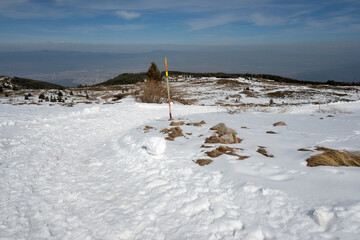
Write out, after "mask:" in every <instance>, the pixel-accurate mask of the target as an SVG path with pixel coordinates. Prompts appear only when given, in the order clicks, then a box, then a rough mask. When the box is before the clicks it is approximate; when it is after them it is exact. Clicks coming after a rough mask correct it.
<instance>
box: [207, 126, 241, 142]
mask: <svg viewBox="0 0 360 240" xmlns="http://www.w3.org/2000/svg"><path fill="white" fill-rule="evenodd" d="M210 130H216V134H217V135H213V136H211V137H210V138H206V139H205V143H224V144H234V143H240V142H241V141H242V139H240V138H237V137H236V131H235V130H234V129H232V128H229V127H226V125H225V123H219V124H217V125H215V126H213V127H211V128H210Z"/></svg>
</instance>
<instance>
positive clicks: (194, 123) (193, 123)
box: [186, 120, 206, 127]
mask: <svg viewBox="0 0 360 240" xmlns="http://www.w3.org/2000/svg"><path fill="white" fill-rule="evenodd" d="M203 124H206V122H205V121H204V120H201V122H191V123H187V124H186V125H189V126H195V127H201V126H202V125H203Z"/></svg>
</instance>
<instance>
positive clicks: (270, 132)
mask: <svg viewBox="0 0 360 240" xmlns="http://www.w3.org/2000/svg"><path fill="white" fill-rule="evenodd" d="M266 133H267V134H277V133H276V132H274V131H266Z"/></svg>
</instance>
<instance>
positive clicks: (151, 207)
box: [0, 97, 360, 239]
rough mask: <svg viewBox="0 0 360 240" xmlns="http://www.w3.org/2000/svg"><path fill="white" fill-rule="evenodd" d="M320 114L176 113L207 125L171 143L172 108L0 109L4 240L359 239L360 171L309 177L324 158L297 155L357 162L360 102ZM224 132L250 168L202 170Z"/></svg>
mask: <svg viewBox="0 0 360 240" xmlns="http://www.w3.org/2000/svg"><path fill="white" fill-rule="evenodd" d="M321 108H322V111H321V113H319V112H318V109H319V106H318V105H303V106H290V107H288V108H287V109H286V111H284V112H285V113H279V112H281V111H280V110H279V109H276V108H274V109H272V110H271V111H270V112H269V113H267V112H253V111H248V112H237V113H235V114H229V112H228V110H227V109H226V108H225V107H218V106H197V105H189V106H185V105H181V104H174V105H173V106H172V110H173V116H174V118H175V121H176V122H178V121H180V120H181V121H184V122H185V123H191V122H198V121H201V120H204V121H205V122H206V124H204V125H202V126H191V125H183V126H180V127H181V128H182V130H183V132H184V135H185V136H183V137H177V138H175V141H166V140H165V137H166V135H164V134H163V133H160V130H161V129H163V128H169V127H170V126H169V124H170V121H168V108H167V105H166V104H142V103H136V102H135V101H134V100H133V99H132V98H131V97H128V98H125V99H122V100H120V102H119V103H117V104H113V105H109V104H107V105H101V104H92V105H89V104H77V105H75V106H74V107H72V108H67V107H62V106H60V105H54V106H47V105H40V106H38V105H20V106H13V105H9V104H0V152H1V154H0V176H1V177H0V239H358V238H359V236H360V188H359V182H360V174H359V173H360V169H359V168H355V167H338V168H335V167H314V168H309V167H307V166H306V161H305V160H306V158H307V157H308V156H310V155H311V154H314V153H316V152H302V151H297V149H299V148H308V149H314V147H315V146H323V147H329V148H334V149H347V150H351V151H359V150H360V144H359V143H360V122H359V117H360V102H359V101H356V102H350V103H334V104H325V105H323V106H321ZM330 115H331V116H333V117H331V116H330ZM278 121H284V122H286V124H287V126H279V127H274V126H273V125H272V124H273V123H275V122H278ZM219 122H224V123H225V124H226V125H227V126H229V127H231V128H233V129H235V130H236V132H237V133H238V137H240V138H242V139H243V141H242V142H241V143H239V144H233V145H230V146H231V147H234V148H239V149H238V150H237V151H236V153H238V154H240V155H247V156H250V157H249V158H247V159H245V160H241V161H240V160H237V158H236V157H235V156H229V155H222V156H220V157H217V158H214V159H213V160H214V161H213V163H211V164H209V165H206V166H199V165H197V164H196V163H194V162H193V161H195V160H197V159H200V158H209V157H207V156H206V155H205V151H209V150H211V148H201V145H203V144H204V140H205V138H206V137H209V136H210V135H211V134H212V133H213V131H211V130H210V127H212V126H214V125H215V124H217V123H219ZM145 126H151V127H153V128H152V129H149V130H147V131H144V128H145ZM245 127H246V128H245ZM267 131H274V132H276V133H277V134H267V133H266V132H267ZM207 145H211V146H212V147H213V148H215V147H216V146H218V144H207ZM259 146H264V147H266V150H267V151H268V152H269V153H270V154H273V155H274V157H273V158H268V157H265V156H263V155H261V154H259V153H258V152H256V150H257V149H258V147H259Z"/></svg>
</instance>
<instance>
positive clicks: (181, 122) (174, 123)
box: [170, 121, 185, 126]
mask: <svg viewBox="0 0 360 240" xmlns="http://www.w3.org/2000/svg"><path fill="white" fill-rule="evenodd" d="M184 124H185V123H184V122H183V121H180V122H171V123H170V126H182V125H184Z"/></svg>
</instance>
